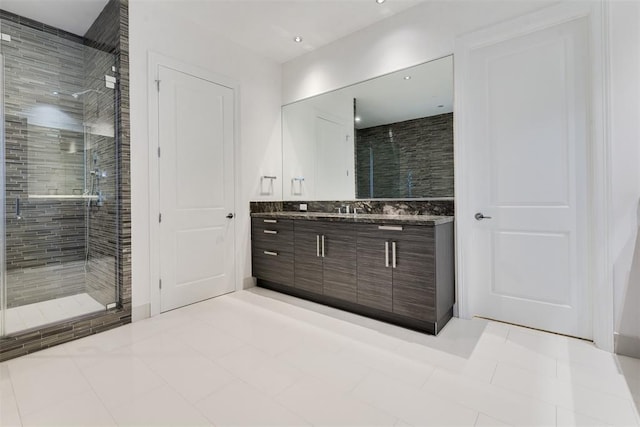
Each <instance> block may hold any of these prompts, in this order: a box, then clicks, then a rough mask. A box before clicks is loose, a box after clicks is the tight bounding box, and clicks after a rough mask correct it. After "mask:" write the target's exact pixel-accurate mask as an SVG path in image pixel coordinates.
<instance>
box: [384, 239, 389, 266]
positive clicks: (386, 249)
mask: <svg viewBox="0 0 640 427" xmlns="http://www.w3.org/2000/svg"><path fill="white" fill-rule="evenodd" d="M384 266H385V267H389V242H384Z"/></svg>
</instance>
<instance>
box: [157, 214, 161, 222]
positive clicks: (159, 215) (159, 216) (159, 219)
mask: <svg viewBox="0 0 640 427" xmlns="http://www.w3.org/2000/svg"><path fill="white" fill-rule="evenodd" d="M158 222H162V214H161V213H159V214H158Z"/></svg>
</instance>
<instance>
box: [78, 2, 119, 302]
mask: <svg viewBox="0 0 640 427" xmlns="http://www.w3.org/2000/svg"><path fill="white" fill-rule="evenodd" d="M119 12H120V10H119V7H118V4H117V3H116V2H111V3H110V4H109V5H108V6H107V7H106V8H105V9H104V10H103V11H102V13H101V14H100V16H99V17H98V18H97V19H96V21H95V22H94V23H93V25H92V26H91V28H90V29H89V31H87V34H85V40H86V43H87V45H89V46H91V47H93V48H94V49H90V50H87V54H86V55H85V64H86V73H85V79H86V80H85V87H86V88H87V89H91V90H95V91H96V92H91V93H90V94H89V96H87V97H86V99H85V120H86V121H87V123H89V127H90V129H91V132H90V134H91V135H90V143H89V147H90V152H89V155H88V156H87V170H88V171H91V170H94V171H95V170H96V169H97V170H99V171H102V172H104V173H105V174H106V177H104V178H103V177H99V176H98V177H96V175H93V176H90V177H89V183H90V184H91V188H92V193H93V194H95V193H97V192H98V191H100V192H101V194H102V195H104V202H103V203H102V206H98V204H97V203H96V202H92V203H91V204H90V208H89V209H88V217H87V221H88V226H89V240H88V242H87V245H88V247H87V249H88V254H89V259H88V264H87V277H86V292H87V293H88V294H89V295H91V296H92V297H93V298H94V299H95V300H96V301H98V302H100V303H101V304H105V305H106V304H109V303H112V302H115V301H116V293H115V288H114V286H113V284H114V283H115V282H116V278H117V264H116V260H117V250H118V243H117V238H118V236H117V233H116V231H117V221H118V204H117V197H118V194H117V184H116V177H117V164H116V156H117V150H116V139H115V133H116V131H117V128H116V126H115V123H116V121H115V119H116V111H115V108H114V105H115V98H116V95H117V94H116V90H115V88H114V89H110V88H108V87H107V86H106V84H105V76H110V77H117V72H116V71H114V69H115V70H117V64H116V62H115V61H114V59H115V57H114V55H113V54H114V53H115V52H116V51H117V44H118V40H119V37H118V33H117V32H114V31H113V30H112V29H113V28H114V27H118V26H119V16H120V14H119Z"/></svg>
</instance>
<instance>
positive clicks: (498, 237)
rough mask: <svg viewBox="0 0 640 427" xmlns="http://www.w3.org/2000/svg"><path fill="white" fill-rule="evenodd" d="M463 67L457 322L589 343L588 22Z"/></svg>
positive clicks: (496, 48) (474, 54)
mask: <svg viewBox="0 0 640 427" xmlns="http://www.w3.org/2000/svg"><path fill="white" fill-rule="evenodd" d="M465 59H466V60H467V62H466V64H464V67H465V69H464V70H462V71H461V72H462V73H463V77H462V81H461V83H462V84H461V86H462V87H463V89H462V90H464V91H465V92H464V102H465V104H464V109H465V112H464V123H463V124H462V125H461V128H462V129H463V132H464V135H463V139H464V141H465V143H464V145H465V146H464V150H465V153H466V154H465V156H464V164H458V165H456V167H457V168H463V169H462V171H463V172H462V173H463V176H464V177H465V178H464V180H463V182H462V183H459V184H457V185H463V186H465V188H464V190H463V191H464V194H466V201H465V202H466V203H465V206H466V209H463V210H462V212H458V213H459V215H462V216H463V217H462V218H460V219H459V220H460V221H463V222H464V224H463V228H464V229H466V230H468V231H469V233H470V235H469V238H468V239H466V240H465V242H466V243H465V244H466V245H467V246H466V247H465V251H464V259H462V260H461V261H462V263H463V266H462V268H465V269H466V271H465V273H464V274H465V280H466V282H465V283H466V286H467V287H468V288H467V289H468V296H469V302H468V304H469V314H470V315H478V316H484V317H489V318H493V319H497V320H502V321H507V322H512V323H516V324H521V325H525V326H530V327H534V328H539V329H544V330H548V331H553V332H558V333H563V334H568V335H573V336H578V337H584V338H591V335H592V330H593V329H592V324H591V310H590V292H589V286H588V280H587V244H588V239H587V169H586V166H587V147H588V140H589V130H588V129H589V128H588V126H589V124H588V111H589V108H588V104H589V101H588V87H589V86H588V84H589V81H588V76H589V46H588V20H587V19H586V18H577V19H573V20H570V21H568V22H564V23H561V24H554V25H549V26H545V27H541V28H539V29H538V30H536V31H533V32H530V33H527V34H520V35H512V36H510V37H501V38H500V39H494V40H493V41H491V42H488V43H478V44H477V45H476V46H475V47H473V48H471V49H470V50H468V51H467V52H466V58H465ZM457 90H461V89H460V88H457ZM477 213H480V214H483V215H484V216H486V217H490V218H484V219H482V218H479V219H476V218H475V215H476V214H477Z"/></svg>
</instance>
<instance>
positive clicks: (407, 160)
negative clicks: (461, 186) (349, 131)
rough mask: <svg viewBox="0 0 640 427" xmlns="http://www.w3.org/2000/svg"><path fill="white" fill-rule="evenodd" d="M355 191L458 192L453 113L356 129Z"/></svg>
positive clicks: (393, 194) (365, 194) (378, 194)
mask: <svg viewBox="0 0 640 427" xmlns="http://www.w3.org/2000/svg"><path fill="white" fill-rule="evenodd" d="M372 163H373V177H374V179H373V181H374V182H373V187H374V188H373V194H371V191H370V173H371V164H372ZM356 192H357V197H358V198H372V197H375V198H412V197H453V113H447V114H440V115H438V116H432V117H425V118H421V119H415V120H407V121H404V122H398V123H392V124H389V125H382V126H375V127H371V128H366V129H357V130H356Z"/></svg>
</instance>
